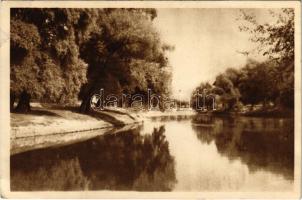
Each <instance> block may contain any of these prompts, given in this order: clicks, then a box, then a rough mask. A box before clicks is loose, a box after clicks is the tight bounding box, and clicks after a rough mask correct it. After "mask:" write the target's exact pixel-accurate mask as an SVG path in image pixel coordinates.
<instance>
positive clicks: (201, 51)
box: [154, 8, 267, 99]
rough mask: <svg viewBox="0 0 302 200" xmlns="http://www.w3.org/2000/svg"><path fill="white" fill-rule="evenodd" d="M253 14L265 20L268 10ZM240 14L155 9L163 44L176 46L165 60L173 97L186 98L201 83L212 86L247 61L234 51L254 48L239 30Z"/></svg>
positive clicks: (222, 10)
mask: <svg viewBox="0 0 302 200" xmlns="http://www.w3.org/2000/svg"><path fill="white" fill-rule="evenodd" d="M249 11H251V10H249ZM252 11H253V12H254V13H256V15H257V18H260V19H261V18H265V17H267V10H264V9H257V10H252ZM239 14H240V11H239V9H175V8H174V9H158V16H157V18H156V19H155V21H154V22H155V25H156V26H157V28H158V31H159V32H160V34H161V36H162V38H163V41H165V42H166V43H168V44H171V45H174V46H175V50H174V51H173V52H171V53H169V54H168V58H169V60H170V64H171V66H172V67H173V81H172V86H173V94H174V96H175V97H176V98H181V99H188V98H189V96H190V94H191V92H192V90H193V89H194V88H195V87H196V86H197V85H199V84H200V83H201V82H203V81H210V83H212V82H213V81H214V78H215V76H216V75H217V74H219V73H221V72H223V71H224V70H225V69H226V68H228V67H235V68H239V67H241V66H242V65H243V64H244V63H245V62H246V57H245V56H244V55H242V54H239V53H237V52H236V51H246V50H250V49H254V48H255V45H254V44H252V43H251V42H250V41H249V40H248V35H247V34H246V33H242V32H240V31H239V29H238V25H239V24H240V23H242V22H240V21H238V20H236V18H238V16H239Z"/></svg>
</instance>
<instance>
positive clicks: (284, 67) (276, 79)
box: [192, 9, 295, 111]
mask: <svg viewBox="0 0 302 200" xmlns="http://www.w3.org/2000/svg"><path fill="white" fill-rule="evenodd" d="M271 14H272V15H273V17H275V18H276V19H277V23H276V24H259V23H258V22H257V21H256V19H255V16H253V15H251V14H247V13H245V12H244V11H242V18H243V21H244V24H245V25H243V26H240V27H239V28H240V30H241V31H247V32H249V33H250V35H251V38H250V40H251V41H253V42H255V43H257V44H258V51H259V53H261V54H263V55H266V56H268V57H267V60H266V61H264V62H258V61H256V60H253V59H248V60H247V63H246V64H245V66H244V67H243V68H241V69H235V68H228V69H227V70H226V71H225V72H224V73H221V74H219V75H218V76H217V77H216V79H215V81H214V83H213V84H210V83H201V84H200V85H199V86H198V87H197V88H196V89H195V91H194V92H193V95H192V102H193V104H192V105H194V102H195V104H196V97H195V94H196V93H197V92H198V91H199V93H202V91H205V94H210V93H211V94H215V95H216V97H217V102H218V103H220V104H222V107H223V108H222V109H223V110H226V111H230V110H235V109H238V107H240V105H242V104H244V105H247V104H249V105H251V108H253V106H254V105H256V104H262V105H263V107H264V108H266V107H267V106H268V104H269V103H270V104H273V106H274V107H276V108H289V109H293V108H294V61H295V59H294V58H295V55H294V48H295V46H294V32H295V31H294V10H293V9H282V11H281V12H280V13H279V14H276V13H274V12H272V13H271ZM204 89H205V90H204Z"/></svg>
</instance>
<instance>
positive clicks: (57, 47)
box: [10, 8, 173, 112]
mask: <svg viewBox="0 0 302 200" xmlns="http://www.w3.org/2000/svg"><path fill="white" fill-rule="evenodd" d="M156 16H157V13H156V10H155V9H65V8H62V9H61V8H60V9H58V8H49V9H48V8H47V9H45V8H43V9H40V8H13V9H11V28H10V30H11V49H10V62H11V69H10V70H11V73H10V98H11V101H10V102H11V110H14V111H16V112H27V111H29V110H30V101H31V99H35V100H37V101H39V102H51V103H58V104H62V105H67V104H75V103H76V102H77V101H78V100H81V101H82V103H81V111H82V112H88V111H89V110H90V104H89V101H90V98H91V96H92V95H93V94H94V93H96V92H98V91H99V90H100V89H101V88H103V89H104V90H105V92H108V93H110V94H122V93H126V94H134V93H139V94H143V95H146V94H147V89H148V88H150V89H152V91H153V92H155V93H157V94H160V95H162V96H168V95H169V93H170V83H171V73H170V71H171V70H169V64H168V60H167V58H166V51H169V50H172V49H173V47H171V46H169V45H167V44H164V43H163V42H162V41H161V38H160V36H159V34H158V32H157V30H156V29H155V27H154V25H153V20H154V18H156ZM16 101H17V106H16V107H14V103H15V102H16Z"/></svg>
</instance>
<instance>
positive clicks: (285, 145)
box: [192, 115, 294, 180]
mask: <svg viewBox="0 0 302 200" xmlns="http://www.w3.org/2000/svg"><path fill="white" fill-rule="evenodd" d="M192 128H193V130H194V131H195V132H196V135H197V137H198V139H199V140H200V141H201V142H202V143H205V144H210V143H212V142H214V143H215V145H216V148H217V151H218V152H219V153H220V154H221V155H223V156H226V157H227V158H229V159H230V160H234V159H240V160H241V162H243V163H245V164H247V166H248V168H249V170H250V171H251V172H255V171H257V170H268V171H271V172H273V173H276V174H282V175H283V176H284V177H285V178H286V179H290V180H292V179H293V176H294V121H293V119H267V118H245V117H236V118H234V117H224V118H217V117H213V116H207V115H199V116H197V117H196V118H194V119H193V120H192Z"/></svg>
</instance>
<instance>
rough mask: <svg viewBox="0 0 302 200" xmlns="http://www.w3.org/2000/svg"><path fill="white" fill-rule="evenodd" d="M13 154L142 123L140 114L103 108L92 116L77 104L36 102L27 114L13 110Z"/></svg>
mask: <svg viewBox="0 0 302 200" xmlns="http://www.w3.org/2000/svg"><path fill="white" fill-rule="evenodd" d="M10 119H11V131H10V137H11V153H12V154H15V153H19V152H23V151H26V150H31V149H36V148H42V147H47V146H53V145H62V144H66V143H72V142H77V141H79V140H85V139H89V138H91V137H95V136H97V135H101V134H104V133H107V132H110V131H116V130H118V129H120V128H122V127H125V126H127V125H130V126H131V125H135V124H137V123H140V122H142V119H141V118H140V116H138V115H135V114H129V113H127V112H122V111H113V110H104V111H102V112H94V113H91V114H89V115H86V114H81V113H79V112H78V109H77V108H76V107H68V108H66V107H64V108H62V107H56V106H50V105H43V106H41V105H39V104H37V105H33V106H32V110H31V111H30V112H29V113H26V114H19V113H11V116H10Z"/></svg>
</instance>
